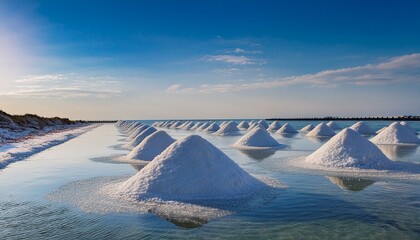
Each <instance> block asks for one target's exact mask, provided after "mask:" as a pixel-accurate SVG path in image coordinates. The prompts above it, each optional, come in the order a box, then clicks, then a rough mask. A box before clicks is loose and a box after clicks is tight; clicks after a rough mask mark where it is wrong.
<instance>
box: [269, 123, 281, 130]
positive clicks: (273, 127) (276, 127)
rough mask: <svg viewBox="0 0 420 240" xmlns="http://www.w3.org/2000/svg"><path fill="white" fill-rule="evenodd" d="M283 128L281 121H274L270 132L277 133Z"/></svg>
mask: <svg viewBox="0 0 420 240" xmlns="http://www.w3.org/2000/svg"><path fill="white" fill-rule="evenodd" d="M280 128H281V123H280V122H279V121H274V122H272V123H271V124H270V126H268V129H267V130H268V131H270V132H275V131H277V130H279V129H280Z"/></svg>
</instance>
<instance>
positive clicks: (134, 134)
mask: <svg viewBox="0 0 420 240" xmlns="http://www.w3.org/2000/svg"><path fill="white" fill-rule="evenodd" d="M148 127H149V126H147V125H143V126H141V127H138V128H136V129H135V130H133V131H131V133H130V135H129V136H128V138H129V139H134V138H135V137H137V136H138V135H139V134H140V133H141V132H143V131H144V130H145V129H146V128H148Z"/></svg>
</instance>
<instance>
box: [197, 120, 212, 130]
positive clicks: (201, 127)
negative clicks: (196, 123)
mask: <svg viewBox="0 0 420 240" xmlns="http://www.w3.org/2000/svg"><path fill="white" fill-rule="evenodd" d="M209 126H210V123H208V122H205V123H203V124H201V126H200V127H198V128H197V131H204V129H206V128H208V127H209Z"/></svg>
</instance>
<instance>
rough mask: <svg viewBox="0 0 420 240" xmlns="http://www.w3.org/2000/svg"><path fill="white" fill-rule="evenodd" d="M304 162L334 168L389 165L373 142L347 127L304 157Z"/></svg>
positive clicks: (375, 167) (369, 167)
mask: <svg viewBox="0 0 420 240" xmlns="http://www.w3.org/2000/svg"><path fill="white" fill-rule="evenodd" d="M306 162H308V163H311V164H315V165H320V166H324V167H334V168H348V167H350V168H365V169H384V168H387V167H389V166H390V165H391V161H390V160H389V159H388V158H387V157H386V156H385V155H384V154H383V153H382V151H381V150H380V149H379V148H378V147H377V146H375V144H373V143H371V142H370V141H369V140H367V139H366V138H365V137H363V136H362V135H360V134H359V133H358V132H356V131H353V130H352V129H349V128H346V129H344V130H342V131H341V132H339V133H338V134H337V135H336V136H334V137H332V138H331V139H330V140H329V141H328V142H326V143H325V144H324V145H323V146H322V147H320V148H319V149H318V150H316V151H315V152H314V153H312V154H311V155H309V156H308V157H306Z"/></svg>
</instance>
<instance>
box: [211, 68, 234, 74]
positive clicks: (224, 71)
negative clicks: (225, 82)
mask: <svg viewBox="0 0 420 240" xmlns="http://www.w3.org/2000/svg"><path fill="white" fill-rule="evenodd" d="M239 71H240V70H239V68H217V69H214V72H215V73H219V74H222V75H225V76H230V75H232V74H234V73H237V72H239Z"/></svg>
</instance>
